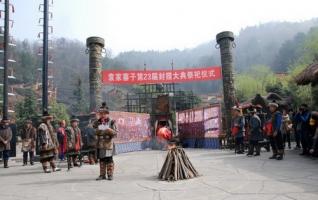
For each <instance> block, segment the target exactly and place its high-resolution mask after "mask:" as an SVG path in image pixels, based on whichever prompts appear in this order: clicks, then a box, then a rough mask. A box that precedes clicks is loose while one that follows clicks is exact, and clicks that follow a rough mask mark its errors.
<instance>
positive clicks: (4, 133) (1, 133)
mask: <svg viewBox="0 0 318 200" xmlns="http://www.w3.org/2000/svg"><path fill="white" fill-rule="evenodd" d="M9 123H10V120H9V119H6V118H4V119H2V120H1V121H0V153H2V159H3V164H4V168H9V165H8V162H9V156H10V150H11V145H10V142H11V139H12V130H11V128H10V126H9Z"/></svg>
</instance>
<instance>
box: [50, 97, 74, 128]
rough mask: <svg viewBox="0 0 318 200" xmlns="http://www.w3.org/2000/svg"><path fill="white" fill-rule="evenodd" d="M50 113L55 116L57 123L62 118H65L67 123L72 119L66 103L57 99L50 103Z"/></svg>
mask: <svg viewBox="0 0 318 200" xmlns="http://www.w3.org/2000/svg"><path fill="white" fill-rule="evenodd" d="M50 114H51V115H52V116H53V117H54V122H55V123H56V122H59V121H61V120H65V121H66V122H67V123H68V122H69V121H70V119H69V115H68V113H67V109H66V106H65V104H63V103H58V102H57V101H56V100H53V101H52V102H51V103H50Z"/></svg>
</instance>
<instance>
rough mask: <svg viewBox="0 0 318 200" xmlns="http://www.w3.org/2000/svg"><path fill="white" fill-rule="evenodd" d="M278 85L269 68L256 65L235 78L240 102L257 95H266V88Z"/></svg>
mask: <svg viewBox="0 0 318 200" xmlns="http://www.w3.org/2000/svg"><path fill="white" fill-rule="evenodd" d="M274 83H276V77H275V75H274V73H273V72H272V71H271V69H270V68H269V67H267V66H263V65H256V66H253V67H251V68H250V70H249V71H246V72H244V73H241V74H237V75H236V76H235V81H234V84H235V90H236V97H237V99H238V100H239V102H244V101H246V100H248V99H250V98H253V97H254V96H255V94H262V95H264V94H266V86H267V85H271V84H274Z"/></svg>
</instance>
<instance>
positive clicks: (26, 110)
mask: <svg viewBox="0 0 318 200" xmlns="http://www.w3.org/2000/svg"><path fill="white" fill-rule="evenodd" d="M25 94H26V95H25V98H24V99H23V101H20V102H18V103H17V105H16V113H17V115H16V117H17V125H18V127H22V126H23V124H24V122H25V120H27V119H31V120H33V119H36V118H37V117H38V107H37V104H36V95H35V93H34V91H33V90H31V89H27V90H25Z"/></svg>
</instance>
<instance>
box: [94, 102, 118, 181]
mask: <svg viewBox="0 0 318 200" xmlns="http://www.w3.org/2000/svg"><path fill="white" fill-rule="evenodd" d="M98 114H99V119H98V120H96V121H95V122H94V125H93V127H94V128H95V130H96V135H97V157H98V159H99V166H100V175H99V177H98V178H97V179H96V180H97V181H99V180H106V171H107V177H108V180H113V173H114V161H113V155H114V150H115V149H114V144H113V138H114V137H116V135H117V128H116V124H115V120H112V119H110V117H109V111H108V107H107V106H106V103H103V104H102V106H101V107H100V108H99V110H98Z"/></svg>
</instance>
